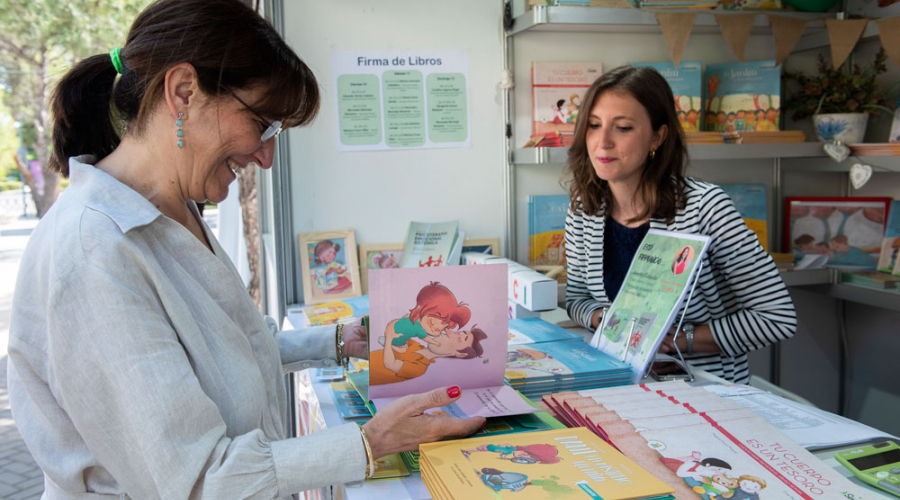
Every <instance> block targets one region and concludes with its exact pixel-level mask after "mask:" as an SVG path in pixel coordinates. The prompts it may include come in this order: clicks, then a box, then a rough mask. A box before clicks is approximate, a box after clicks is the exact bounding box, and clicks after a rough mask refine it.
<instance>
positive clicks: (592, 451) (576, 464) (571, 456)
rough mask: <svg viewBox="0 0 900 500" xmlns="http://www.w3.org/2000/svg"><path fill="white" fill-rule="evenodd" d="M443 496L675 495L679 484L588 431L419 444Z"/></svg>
mask: <svg viewBox="0 0 900 500" xmlns="http://www.w3.org/2000/svg"><path fill="white" fill-rule="evenodd" d="M419 450H420V457H419V465H420V468H421V471H422V480H423V481H424V482H425V486H426V487H427V488H428V491H429V493H431V496H432V497H433V498H435V499H448V500H449V499H456V500H475V499H491V500H496V499H524V500H538V499H548V500H549V499H554V500H566V499H573V500H575V499H603V500H625V499H669V498H674V497H673V496H672V493H673V492H674V491H673V489H672V488H671V487H669V486H667V485H666V484H664V483H663V482H662V481H660V480H659V479H656V478H655V477H653V476H652V475H650V474H649V473H647V471H645V470H644V469H642V468H641V467H640V466H639V465H637V464H636V463H634V462H633V461H631V460H630V459H629V458H628V457H626V456H624V455H622V454H621V453H620V452H619V451H617V450H616V449H615V448H613V447H612V446H610V445H609V444H608V443H606V442H605V441H603V440H602V439H600V438H598V437H597V436H595V435H594V434H591V432H590V431H588V430H587V429H584V428H581V427H579V428H574V429H559V430H551V431H542V432H530V433H527V434H514V435H509V436H499V437H496V436H490V437H484V438H470V439H459V440H454V441H440V442H436V443H428V444H422V445H420V446H419Z"/></svg>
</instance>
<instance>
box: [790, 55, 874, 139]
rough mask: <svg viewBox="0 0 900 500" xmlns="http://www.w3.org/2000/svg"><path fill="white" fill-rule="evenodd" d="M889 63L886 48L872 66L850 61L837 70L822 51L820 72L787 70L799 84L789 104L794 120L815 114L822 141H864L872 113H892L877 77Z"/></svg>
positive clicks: (817, 130) (815, 122)
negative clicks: (862, 66) (806, 72)
mask: <svg viewBox="0 0 900 500" xmlns="http://www.w3.org/2000/svg"><path fill="white" fill-rule="evenodd" d="M886 62H887V55H886V54H885V52H884V48H881V49H880V50H879V51H878V53H877V54H876V55H875V62H874V63H873V64H872V66H871V67H868V68H861V67H860V66H859V65H858V64H853V65H851V64H849V63H846V64H844V65H842V66H841V67H840V68H838V69H834V68H832V66H831V64H830V63H828V61H826V60H825V56H823V55H822V54H819V64H818V70H819V74H818V75H815V76H807V75H804V74H803V73H799V72H798V73H793V72H787V73H785V75H786V76H787V77H788V80H789V81H795V82H797V83H798V84H799V90H798V91H797V92H795V93H792V94H790V97H789V99H788V100H787V102H786V103H785V107H786V108H787V111H789V112H792V115H791V118H793V119H794V120H802V119H804V118H806V117H808V116H812V117H813V125H814V127H815V129H816V137H818V139H819V140H820V141H826V142H830V141H835V140H837V141H841V142H844V143H859V142H863V137H864V136H865V135H866V122H867V121H868V118H869V113H877V112H879V111H882V110H884V111H888V112H891V110H889V109H888V108H887V107H886V104H887V102H886V101H885V94H884V91H883V89H882V85H881V82H879V81H877V80H876V78H877V77H878V75H880V74H882V73H884V72H886V71H887V64H886Z"/></svg>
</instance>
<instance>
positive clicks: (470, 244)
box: [462, 238, 500, 257]
mask: <svg viewBox="0 0 900 500" xmlns="http://www.w3.org/2000/svg"><path fill="white" fill-rule="evenodd" d="M466 252H475V253H483V254H487V255H493V256H495V257H499V256H500V238H466V239H465V240H463V247H462V253H466Z"/></svg>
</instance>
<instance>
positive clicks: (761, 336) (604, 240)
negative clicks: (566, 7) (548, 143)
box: [566, 66, 797, 383]
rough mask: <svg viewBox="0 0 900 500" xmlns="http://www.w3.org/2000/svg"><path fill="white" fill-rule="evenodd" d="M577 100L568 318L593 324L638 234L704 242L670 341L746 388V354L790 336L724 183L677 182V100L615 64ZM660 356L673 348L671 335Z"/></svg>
mask: <svg viewBox="0 0 900 500" xmlns="http://www.w3.org/2000/svg"><path fill="white" fill-rule="evenodd" d="M582 102H583V103H584V106H585V107H583V108H582V112H581V113H580V114H579V116H578V122H577V123H576V125H575V138H574V142H573V145H572V147H571V148H570V149H569V161H568V167H567V170H566V174H567V178H568V185H569V194H570V196H571V199H572V202H571V207H570V210H569V214H568V217H567V220H566V260H567V263H568V273H567V278H568V286H567V288H566V308H567V310H568V313H569V316H570V317H571V318H572V319H573V320H574V321H575V322H577V323H579V324H581V325H583V326H585V327H588V328H591V329H596V328H597V327H598V325H599V324H600V320H601V313H602V310H603V308H604V307H606V306H609V305H610V304H611V303H612V301H613V300H615V298H616V295H617V294H618V292H619V289H620V288H621V286H622V282H623V281H624V279H625V275H626V274H627V272H628V269H629V265H630V264H631V260H632V258H633V257H634V255H635V253H636V252H637V249H638V246H639V245H640V243H641V240H642V239H643V237H644V235H645V234H646V233H647V231H648V229H650V228H654V229H663V230H668V231H677V232H682V233H691V234H703V235H707V236H710V237H711V241H710V246H709V249H708V252H707V253H706V255H704V257H703V263H704V266H703V270H702V271H701V273H700V276H699V281H698V288H697V289H696V292H695V293H694V295H693V298H692V299H691V303H690V306H689V307H688V310H687V311H684V321H685V324H684V330H685V331H684V335H679V336H678V337H677V339H678V340H677V341H676V342H677V343H678V347H679V349H680V350H681V352H686V353H687V354H688V357H689V358H690V359H688V363H690V364H692V365H694V366H697V367H700V368H703V369H706V370H708V371H710V372H712V373H714V374H716V375H719V376H721V377H723V378H725V379H727V380H731V381H734V382H739V383H747V381H748V379H749V377H750V373H749V368H748V364H747V363H748V361H747V353H748V352H749V351H753V350H756V349H760V348H763V347H765V346H768V345H771V344H774V343H775V342H779V341H781V340H784V339H787V338H790V337H791V336H793V335H794V332H795V331H796V329H797V317H796V313H795V312H794V304H793V302H792V301H791V297H790V295H789V294H788V291H787V288H786V287H785V286H784V282H783V281H782V280H781V276H780V275H779V274H778V270H777V269H776V268H775V263H774V262H773V261H772V258H771V257H770V256H769V254H767V253H766V252H765V250H763V248H762V246H761V245H760V243H759V240H758V239H757V238H756V235H755V234H753V233H752V232H751V231H750V230H749V229H748V228H747V226H746V224H744V221H743V220H742V219H741V216H740V215H739V214H738V212H737V210H735V208H734V204H733V203H732V201H731V199H730V198H729V197H728V195H727V194H725V192H724V191H723V190H722V188H720V187H718V186H715V185H713V184H710V183H708V182H702V181H699V180H695V179H691V178H688V177H685V175H684V170H685V168H686V166H687V159H688V158H687V148H686V146H685V143H684V137H683V131H682V128H681V124H680V122H679V120H678V116H677V114H676V110H675V98H674V96H673V95H672V90H671V89H670V88H669V85H668V83H666V80H665V79H664V78H663V77H662V76H661V75H660V74H659V73H657V72H656V70H654V69H651V68H635V67H631V66H621V67H618V68H615V69H613V70H612V71H610V72H608V73H606V74H604V75H603V76H601V77H600V78H598V79H597V80H596V81H595V82H594V83H593V84H592V85H591V87H590V88H589V89H588V90H587V92H586V93H585V96H584V99H583V101H582ZM683 257H685V258H690V257H689V256H687V255H684V256H683ZM673 272H676V273H677V272H678V269H673ZM661 352H663V353H670V352H675V345H674V344H673V339H672V337H668V338H666V339H665V340H664V341H663V344H662V346H661Z"/></svg>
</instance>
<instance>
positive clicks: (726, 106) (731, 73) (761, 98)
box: [704, 60, 781, 132]
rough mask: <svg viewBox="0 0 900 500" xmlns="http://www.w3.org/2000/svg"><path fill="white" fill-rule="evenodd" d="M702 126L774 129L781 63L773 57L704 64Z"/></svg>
mask: <svg viewBox="0 0 900 500" xmlns="http://www.w3.org/2000/svg"><path fill="white" fill-rule="evenodd" d="M705 81H706V97H705V99H706V106H705V110H706V118H705V120H704V125H705V130H708V131H715V132H739V131H742V130H746V131H755V132H775V131H778V130H779V129H780V128H781V127H780V124H781V120H780V117H781V66H775V61H774V60H768V61H750V62H746V63H727V64H707V65H706V76H705Z"/></svg>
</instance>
